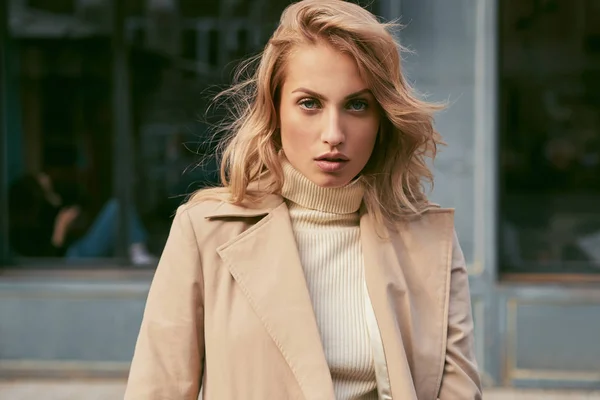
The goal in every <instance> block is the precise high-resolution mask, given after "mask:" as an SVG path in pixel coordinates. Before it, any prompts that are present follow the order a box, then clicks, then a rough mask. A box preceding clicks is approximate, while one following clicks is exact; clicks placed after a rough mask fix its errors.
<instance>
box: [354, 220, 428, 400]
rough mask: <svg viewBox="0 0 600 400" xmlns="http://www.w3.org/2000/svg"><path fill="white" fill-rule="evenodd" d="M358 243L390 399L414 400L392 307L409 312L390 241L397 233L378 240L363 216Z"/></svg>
mask: <svg viewBox="0 0 600 400" xmlns="http://www.w3.org/2000/svg"><path fill="white" fill-rule="evenodd" d="M360 230H361V242H362V246H363V257H364V262H365V279H366V281H367V289H368V292H369V297H370V298H371V304H372V306H373V311H374V312H375V317H376V319H377V324H378V326H379V332H380V334H381V340H382V342H383V349H384V354H385V362H386V364H387V373H388V376H389V382H390V389H391V392H392V393H391V394H392V396H391V397H392V398H394V399H407V400H412V399H414V400H416V399H417V395H416V392H415V388H414V384H413V381H412V376H411V371H410V366H409V363H408V359H407V357H406V351H405V349H404V346H403V343H404V341H403V339H402V332H401V330H400V327H399V323H398V322H399V321H398V319H397V318H398V316H397V314H396V313H395V312H394V311H395V310H394V308H395V305H394V304H400V306H401V308H402V310H401V311H402V312H406V311H408V310H409V309H410V307H409V304H408V303H409V299H408V293H407V290H406V280H405V279H404V275H403V273H402V268H401V266H400V264H399V262H398V257H397V255H396V254H395V251H394V247H393V245H392V242H393V241H394V240H398V237H397V234H396V233H394V232H388V234H389V235H390V237H389V239H382V238H380V237H378V235H377V232H376V231H375V222H374V220H373V218H372V217H371V216H370V215H369V214H367V213H364V214H363V215H362V217H361V219H360Z"/></svg>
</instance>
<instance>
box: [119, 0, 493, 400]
mask: <svg viewBox="0 0 600 400" xmlns="http://www.w3.org/2000/svg"><path fill="white" fill-rule="evenodd" d="M392 28H393V26H392V25H387V24H383V23H380V22H379V21H378V20H377V19H376V17H374V16H373V15H372V14H370V13H369V12H368V11H366V10H364V9H362V8H361V7H360V6H358V5H355V4H352V3H348V2H344V1H339V0H305V1H301V2H297V3H295V4H293V5H291V6H289V7H288V8H287V9H286V10H285V11H284V13H283V15H282V16H281V20H280V23H279V26H278V28H277V29H276V31H275V33H274V34H273V36H272V37H271V39H270V40H269V42H268V44H267V46H266V48H265V50H264V53H263V54H262V55H261V56H260V57H258V58H257V59H256V61H257V62H258V68H257V70H256V71H255V72H254V73H253V75H252V76H251V77H250V78H248V80H242V81H241V82H240V83H239V84H238V85H235V86H233V87H232V88H231V89H229V90H227V91H225V92H224V94H223V96H225V98H227V96H229V95H232V96H233V97H232V99H233V101H234V103H233V106H232V107H231V109H232V110H237V111H239V113H238V114H234V115H233V118H232V120H231V124H230V125H228V126H227V130H228V133H229V135H228V137H229V138H230V140H229V141H228V142H227V143H228V144H227V147H226V149H225V153H224V157H223V161H222V166H221V180H222V184H223V187H222V188H213V189H204V190H201V191H199V192H197V193H196V194H195V195H193V196H192V197H191V198H190V199H189V201H188V202H187V203H186V204H184V205H183V206H181V207H180V208H179V209H178V212H177V215H176V216H175V220H174V222H173V225H172V228H171V232H170V236H169V239H168V241H167V244H166V246H165V249H164V252H163V254H162V257H161V260H160V262H159V265H158V268H157V271H156V274H155V277H154V279H153V282H152V285H151V289H150V293H149V295H148V301H147V304H146V310H145V313H144V317H143V322H142V325H141V329H140V333H139V337H138V341H137V345H136V349H135V355H134V357H133V362H132V366H131V371H130V375H129V380H128V384H127V389H126V394H125V399H126V400H142V399H143V400H159V399H167V398H169V399H181V400H183V399H188V400H192V399H196V398H197V397H198V394H199V392H200V390H202V394H203V398H205V399H215V400H227V399H257V400H258V399H260V400H264V399H300V398H302V399H341V400H345V399H392V398H393V399H403V400H410V399H413V400H417V399H436V398H438V399H442V400H454V399H461V400H463V399H464V400H466V399H481V396H482V395H481V384H480V378H479V373H478V368H477V364H476V361H475V354H474V349H473V322H472V316H471V305H470V295H469V284H468V275H467V271H466V267H465V260H464V257H463V254H462V251H461V248H460V246H459V244H458V240H457V237H456V233H455V231H454V220H453V211H452V210H448V209H442V208H440V207H439V206H437V205H434V204H432V203H430V202H429V201H428V199H427V197H426V194H425V193H424V190H423V187H422V184H421V182H422V180H423V179H425V180H432V174H431V171H430V170H429V168H428V166H427V163H426V161H427V158H429V157H430V158H434V157H435V154H436V148H437V146H438V145H439V144H441V138H440V137H439V135H438V133H437V132H436V131H435V129H434V127H433V114H434V112H435V111H436V110H437V109H439V108H440V107H439V106H437V105H433V104H428V103H425V102H423V101H421V100H419V99H418V98H417V97H416V96H415V94H414V93H413V91H412V89H411V88H410V87H409V85H408V83H407V82H406V80H405V78H404V77H403V75H402V71H401V65H400V57H399V54H398V51H397V49H398V47H397V46H398V44H397V42H396V41H395V40H394V37H393V35H392V33H391V29H392Z"/></svg>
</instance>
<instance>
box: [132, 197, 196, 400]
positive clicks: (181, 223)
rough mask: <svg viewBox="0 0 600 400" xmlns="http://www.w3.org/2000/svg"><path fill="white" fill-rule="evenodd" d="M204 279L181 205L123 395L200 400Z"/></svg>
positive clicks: (146, 399) (150, 399)
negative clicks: (198, 399)
mask: <svg viewBox="0 0 600 400" xmlns="http://www.w3.org/2000/svg"><path fill="white" fill-rule="evenodd" d="M203 287H204V282H203V278H202V268H201V263H200V256H199V253H198V244H197V241H196V238H195V235H194V230H193V228H192V225H191V222H190V218H189V215H188V212H187V211H185V209H184V208H182V207H180V209H179V210H178V211H177V215H176V216H175V219H174V221H173V225H172V227H171V232H170V234H169V237H168V239H167V243H166V245H165V248H164V250H163V254H162V256H161V258H160V261H159V263H158V267H157V270H156V273H155V275H154V279H153V280H152V284H151V286H150V292H149V294H148V300H147V302H146V309H145V311H144V316H143V320H142V324H141V328H140V332H139V336H138V339H137V344H136V346H135V352H134V356H133V361H132V364H131V370H130V372H129V379H128V382H127V388H126V392H125V400H167V399H169V400H170V399H177V400H187V399H189V400H192V399H193V400H196V399H197V398H198V393H199V390H200V386H201V381H202V374H203V358H204V307H203V298H204V288H203Z"/></svg>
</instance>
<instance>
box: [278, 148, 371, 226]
mask: <svg viewBox="0 0 600 400" xmlns="http://www.w3.org/2000/svg"><path fill="white" fill-rule="evenodd" d="M282 166H283V176H284V183H283V188H282V191H281V192H282V193H281V194H282V196H283V197H284V198H285V199H287V200H289V201H291V202H293V203H295V204H297V205H299V206H301V207H303V208H307V209H310V210H317V211H322V212H326V213H332V214H353V213H356V212H357V211H358V210H359V208H360V205H361V203H362V200H363V196H364V192H365V189H364V185H363V183H362V180H361V179H360V178H358V179H356V180H354V181H352V182H350V183H349V184H348V185H346V186H343V187H339V188H325V187H321V186H319V185H317V184H315V183H313V182H312V181H311V180H310V179H308V178H307V177H305V176H304V175H302V174H301V173H300V172H299V171H297V170H296V169H295V168H294V167H293V166H292V164H290V162H289V161H287V160H285V159H284V160H282Z"/></svg>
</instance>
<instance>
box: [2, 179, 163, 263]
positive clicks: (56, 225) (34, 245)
mask: <svg viewBox="0 0 600 400" xmlns="http://www.w3.org/2000/svg"><path fill="white" fill-rule="evenodd" d="M9 216H10V217H9V236H10V244H11V248H12V250H13V251H14V252H16V253H17V255H19V256H24V257H66V258H68V259H76V258H82V257H85V258H105V257H112V256H113V255H114V247H115V244H116V239H117V228H118V227H117V225H118V220H119V204H118V202H117V201H116V200H110V201H109V202H107V203H106V204H105V205H104V207H103V208H102V210H101V211H100V213H99V214H98V216H96V218H94V219H93V220H92V219H91V218H90V216H89V213H87V212H86V208H85V207H84V206H83V205H82V204H70V203H67V202H64V201H63V198H62V196H61V195H59V194H58V193H57V192H56V190H55V188H54V184H53V181H52V179H51V178H50V177H49V176H48V175H47V174H44V173H40V174H28V175H25V176H23V177H21V178H18V179H16V180H15V181H14V182H13V183H12V184H11V186H10V188H9ZM129 227H130V238H131V241H132V242H131V245H130V246H129V256H130V259H131V262H132V263H133V264H134V265H147V264H152V263H155V262H156V258H155V257H153V256H152V255H151V254H149V253H148V251H147V250H146V246H145V240H146V232H145V230H144V228H143V226H142V224H141V222H140V221H139V219H138V217H137V216H136V215H135V214H132V215H130V216H129Z"/></svg>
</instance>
